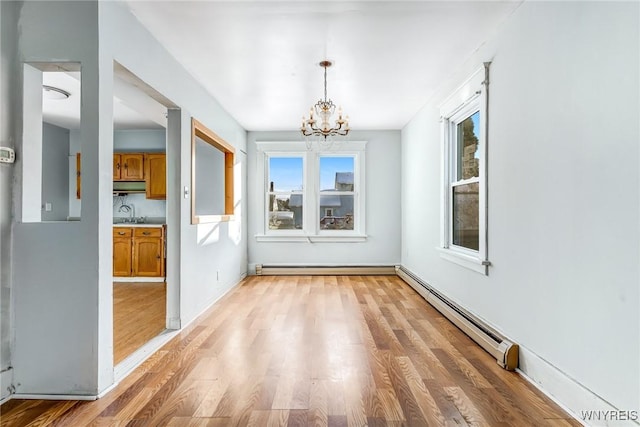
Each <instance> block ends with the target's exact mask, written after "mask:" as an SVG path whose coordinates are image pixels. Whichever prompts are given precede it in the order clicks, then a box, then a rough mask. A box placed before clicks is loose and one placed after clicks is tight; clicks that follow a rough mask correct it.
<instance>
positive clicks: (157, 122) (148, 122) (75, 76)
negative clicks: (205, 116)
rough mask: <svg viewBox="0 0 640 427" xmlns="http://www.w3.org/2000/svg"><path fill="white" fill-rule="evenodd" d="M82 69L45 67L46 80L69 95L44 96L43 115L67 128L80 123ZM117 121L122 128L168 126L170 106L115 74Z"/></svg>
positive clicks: (46, 120) (159, 127) (44, 83)
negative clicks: (61, 69) (168, 109)
mask: <svg viewBox="0 0 640 427" xmlns="http://www.w3.org/2000/svg"><path fill="white" fill-rule="evenodd" d="M80 79H81V75H80V72H68V71H43V72H42V84H43V85H47V86H53V87H55V88H58V89H62V90H64V91H66V92H68V93H69V94H70V96H69V98H67V99H60V100H57V99H47V98H43V100H42V119H43V120H44V121H45V122H47V123H51V124H54V125H56V126H60V127H63V128H66V129H77V128H79V127H80ZM113 84H114V89H113V90H114V94H115V95H116V96H114V99H113V124H114V128H115V129H118V130H122V129H162V128H163V127H166V116H165V115H164V114H165V113H166V111H167V109H166V108H165V107H164V106H162V105H160V104H159V103H158V102H156V101H155V100H153V99H152V98H151V97H149V96H148V95H146V94H145V93H143V92H142V91H141V90H140V89H139V88H137V87H135V86H134V85H132V84H130V83H128V82H125V81H124V80H122V79H120V78H119V77H118V75H117V74H116V75H115V77H114V82H113Z"/></svg>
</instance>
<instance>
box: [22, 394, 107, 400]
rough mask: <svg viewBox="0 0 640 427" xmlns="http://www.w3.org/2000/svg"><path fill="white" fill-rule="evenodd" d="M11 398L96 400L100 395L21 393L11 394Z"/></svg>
mask: <svg viewBox="0 0 640 427" xmlns="http://www.w3.org/2000/svg"><path fill="white" fill-rule="evenodd" d="M11 399H24V400H96V399H98V396H96V395H91V394H21V393H16V394H12V395H11Z"/></svg>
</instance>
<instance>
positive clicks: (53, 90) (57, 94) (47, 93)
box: [42, 85, 71, 100]
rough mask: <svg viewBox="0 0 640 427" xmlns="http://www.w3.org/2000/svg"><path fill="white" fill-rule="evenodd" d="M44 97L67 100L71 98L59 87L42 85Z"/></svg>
mask: <svg viewBox="0 0 640 427" xmlns="http://www.w3.org/2000/svg"><path fill="white" fill-rule="evenodd" d="M42 96H43V97H44V98H46V99H55V100H60V99H67V98H69V97H70V96H71V94H70V93H69V92H67V91H66V90H62V89H60V88H57V87H53V86H47V85H42Z"/></svg>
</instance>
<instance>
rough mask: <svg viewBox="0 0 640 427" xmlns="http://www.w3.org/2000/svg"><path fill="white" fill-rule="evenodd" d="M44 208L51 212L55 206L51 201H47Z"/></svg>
mask: <svg viewBox="0 0 640 427" xmlns="http://www.w3.org/2000/svg"><path fill="white" fill-rule="evenodd" d="M44 210H45V212H51V211H52V210H53V207H52V206H51V203H49V202H45V204H44Z"/></svg>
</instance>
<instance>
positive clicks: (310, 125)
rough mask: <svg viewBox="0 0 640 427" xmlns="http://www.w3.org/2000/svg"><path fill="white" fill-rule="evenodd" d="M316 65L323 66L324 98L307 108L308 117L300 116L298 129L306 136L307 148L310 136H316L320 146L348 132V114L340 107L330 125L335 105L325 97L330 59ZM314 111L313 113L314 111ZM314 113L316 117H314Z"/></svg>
mask: <svg viewBox="0 0 640 427" xmlns="http://www.w3.org/2000/svg"><path fill="white" fill-rule="evenodd" d="M318 65H320V66H321V67H322V68H324V100H322V99H321V100H319V101H318V102H317V103H316V104H315V105H314V106H313V107H311V108H310V109H309V118H306V117H304V116H303V117H302V126H301V127H300V131H301V132H302V134H303V135H304V136H305V137H306V138H307V148H311V145H312V143H311V140H310V139H311V137H317V142H318V143H319V145H320V146H322V147H327V146H330V145H331V144H333V137H335V136H347V134H348V133H349V131H350V129H349V116H344V117H343V115H342V107H339V108H338V118H337V119H336V122H335V126H333V127H332V126H331V124H330V120H331V116H333V113H334V112H335V110H336V106H335V104H334V103H333V101H331V100H330V99H328V98H327V68H329V67H331V65H333V64H332V63H331V61H326V60H325V61H322V62H320V63H319V64H318ZM314 112H315V113H314ZM314 114H315V115H317V117H318V119H315V118H314Z"/></svg>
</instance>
